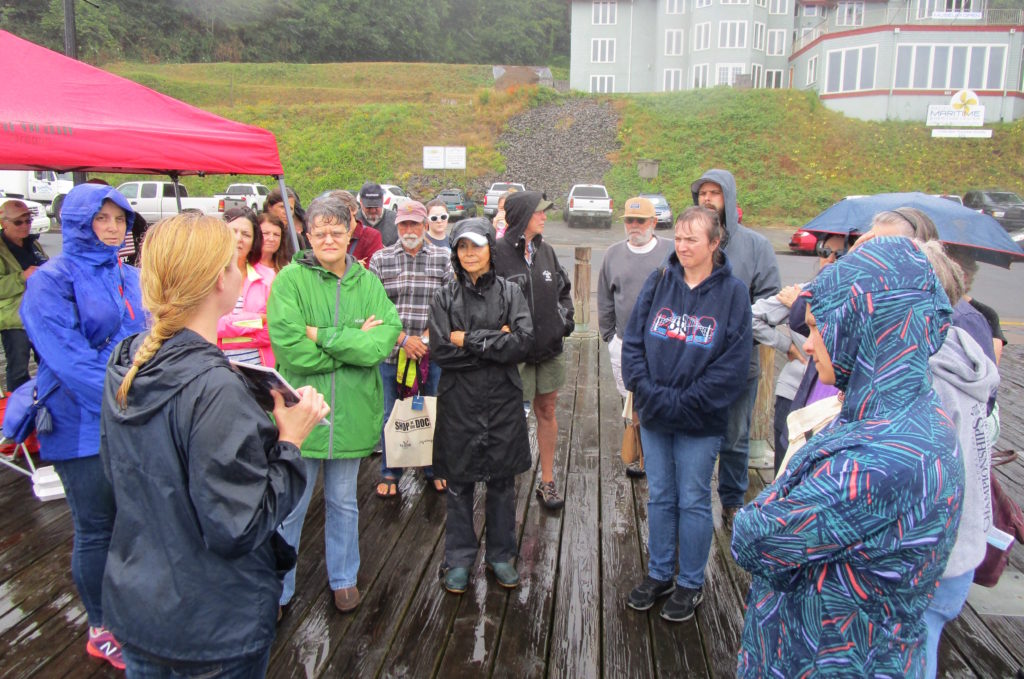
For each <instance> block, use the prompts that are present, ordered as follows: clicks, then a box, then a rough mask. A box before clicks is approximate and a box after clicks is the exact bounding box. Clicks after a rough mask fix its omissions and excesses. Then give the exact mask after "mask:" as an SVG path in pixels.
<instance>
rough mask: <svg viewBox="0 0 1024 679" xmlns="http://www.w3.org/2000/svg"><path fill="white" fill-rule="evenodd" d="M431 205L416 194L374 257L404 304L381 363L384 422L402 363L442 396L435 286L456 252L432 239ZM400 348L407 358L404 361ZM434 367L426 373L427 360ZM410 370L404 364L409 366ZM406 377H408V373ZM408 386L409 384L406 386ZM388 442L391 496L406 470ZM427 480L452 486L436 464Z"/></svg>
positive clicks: (385, 483) (384, 470)
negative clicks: (434, 334)
mask: <svg viewBox="0 0 1024 679" xmlns="http://www.w3.org/2000/svg"><path fill="white" fill-rule="evenodd" d="M426 220H427V209H426V208H425V207H424V206H423V203H420V202H418V201H415V200H410V201H407V202H405V203H403V204H402V205H401V206H400V207H399V208H398V212H397V213H396V215H395V227H396V229H397V231H398V240H397V241H396V242H395V244H394V245H389V246H387V247H385V248H383V249H381V250H378V251H377V252H375V253H373V256H372V257H370V264H369V267H368V269H369V270H370V272H371V273H373V274H374V275H375V276H377V278H379V279H380V282H381V283H383V284H384V290H385V292H387V295H388V299H390V300H391V302H392V303H393V304H394V305H395V308H396V309H397V310H398V318H399V319H400V320H401V321H402V332H400V333H399V334H398V339H397V340H396V341H395V347H394V349H392V350H391V353H390V354H389V355H388V357H387V358H386V359H385V360H384V362H383V363H381V364H380V375H381V378H382V380H383V382H384V425H385V426H386V425H387V421H388V417H389V416H390V415H391V408H392V407H393V406H394V404H395V399H396V398H399V397H400V396H401V395H402V394H400V392H399V390H400V388H401V387H402V384H400V383H399V381H398V380H399V375H398V369H399V365H400V364H401V367H402V368H403V369H404V368H405V367H406V364H408V366H409V367H408V370H409V375H408V379H406V380H405V381H404V382H403V383H404V384H405V385H406V386H407V387H409V386H411V385H412V382H413V379H412V378H413V376H414V375H416V373H417V371H418V372H419V378H418V379H416V380H415V381H416V383H418V384H419V391H418V392H417V393H419V394H421V395H423V396H436V395H437V383H438V381H439V380H440V379H441V370H440V368H439V367H438V365H437V364H436V363H431V362H430V361H429V356H428V348H429V343H430V338H429V337H428V335H429V330H428V327H427V325H428V323H427V320H428V318H427V317H428V315H429V312H430V303H431V301H432V300H433V299H434V291H436V290H437V289H438V288H440V287H441V286H442V285H444V284H445V283H447V282H448V281H449V280H451V278H452V264H451V260H450V257H451V253H450V252H449V251H448V250H447V249H445V248H441V247H438V246H436V245H434V244H432V243H431V242H430V241H428V240H426V230H427V226H426ZM399 354H402V355H403V360H402V361H399ZM424 361H426V363H427V367H428V369H427V370H426V373H425V374H424V372H423V370H422V368H423V362H424ZM403 372H404V370H403ZM403 377H405V376H404V375H403ZM406 391H408V389H406ZM387 461H388V455H387V447H386V446H385V448H384V455H382V456H381V463H380V466H381V479H380V483H379V484H378V486H377V495H378V496H379V497H383V498H387V497H394V496H395V495H397V494H398V479H399V478H400V477H401V475H402V470H401V469H398V468H389V467H388V466H387ZM423 471H424V474H425V475H426V477H427V480H428V481H430V482H431V483H433V485H434V489H435V490H437V491H438V492H443V491H444V490H445V488H446V485H445V482H444V480H443V479H435V478H434V476H433V470H432V469H431V468H430V467H425V468H424V470H423Z"/></svg>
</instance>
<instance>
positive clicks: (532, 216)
mask: <svg viewBox="0 0 1024 679" xmlns="http://www.w3.org/2000/svg"><path fill="white" fill-rule="evenodd" d="M552 207H553V205H552V204H551V201H549V200H545V199H544V197H543V196H542V195H541V194H540V192H538V191H524V192H521V193H514V194H512V195H510V196H509V197H508V198H507V199H506V200H505V219H506V221H507V222H508V228H507V229H506V231H505V236H504V238H502V239H500V240H499V241H498V242H497V243H496V245H495V248H494V268H495V273H497V274H498V275H499V276H501V277H503V278H507V279H508V280H510V281H512V282H514V283H516V284H517V285H519V287H520V289H521V290H522V291H523V294H524V295H525V297H526V301H527V303H529V305H530V313H531V315H532V316H533V329H534V336H533V345H532V346H531V347H530V352H529V354H528V355H527V357H526V362H525V363H523V364H521V365H520V366H519V371H520V374H521V375H522V378H523V398H524V399H526V400H528V401H532V402H533V412H534V413H535V414H536V416H537V448H538V449H539V453H540V472H541V482H540V485H538V486H537V496H538V497H539V498H540V501H541V503H542V504H543V505H544V506H545V507H547V508H548V509H559V508H561V507H562V505H563V504H565V503H564V501H563V500H562V498H561V496H560V495H559V493H558V490H557V488H556V487H555V475H554V474H555V470H554V468H555V442H556V439H557V437H558V422H557V420H556V419H555V401H556V400H557V398H558V388H559V387H561V386H562V385H563V384H564V383H565V359H564V358H563V356H562V340H563V338H565V337H568V336H569V335H570V334H571V333H572V331H573V328H575V327H576V326H575V321H574V320H573V306H572V297H571V296H570V294H569V291H570V283H569V275H568V274H567V273H566V272H565V269H563V268H562V266H561V265H560V264H559V263H558V257H557V256H556V255H555V250H554V248H552V247H551V246H550V245H548V244H547V243H545V242H544V238H543V236H542V234H543V232H544V223H545V222H546V221H547V215H546V212H547V210H550V209H551V208H552Z"/></svg>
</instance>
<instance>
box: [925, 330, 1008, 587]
mask: <svg viewBox="0 0 1024 679" xmlns="http://www.w3.org/2000/svg"><path fill="white" fill-rule="evenodd" d="M928 367H929V368H930V369H931V373H932V386H933V387H934V388H935V391H936V393H937V394H938V395H939V399H940V400H941V401H942V407H943V409H944V410H945V411H946V413H947V414H948V415H949V416H950V417H951V418H952V419H953V423H954V424H955V425H956V433H957V441H958V443H959V448H960V456H961V459H962V460H963V463H964V502H963V514H962V515H961V518H960V529H959V531H958V532H957V536H956V543H955V544H954V545H953V551H952V552H951V553H950V555H949V561H947V562H946V571H945V573H943V574H942V577H943V578H952V577H956V576H957V575H963V574H964V573H966V572H967V571H969V570H972V569H974V568H976V567H977V566H978V564H979V563H981V560H982V559H983V558H984V557H985V543H986V534H987V533H988V529H989V527H990V526H991V525H992V498H991V486H990V484H989V469H990V467H991V462H992V456H991V443H992V442H991V441H989V440H988V425H987V422H986V417H987V414H988V399H989V397H990V396H991V395H992V394H994V393H995V391H996V389H998V388H999V370H998V368H996V365H995V363H993V362H992V361H991V360H989V359H988V358H987V357H986V356H985V352H984V351H982V349H981V347H980V346H978V343H977V342H975V341H974V340H973V339H971V336H970V335H969V334H967V331H965V330H963V329H961V328H958V327H956V326H950V328H949V332H948V334H947V335H946V341H945V342H943V343H942V346H941V347H940V348H939V350H938V351H937V352H936V353H935V355H933V356H932V357H931V358H930V359H929V361H928Z"/></svg>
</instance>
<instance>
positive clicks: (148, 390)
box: [104, 329, 227, 424]
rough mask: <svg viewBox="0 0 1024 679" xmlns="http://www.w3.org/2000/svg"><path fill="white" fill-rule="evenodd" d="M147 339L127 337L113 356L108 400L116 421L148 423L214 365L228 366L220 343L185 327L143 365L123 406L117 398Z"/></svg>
mask: <svg viewBox="0 0 1024 679" xmlns="http://www.w3.org/2000/svg"><path fill="white" fill-rule="evenodd" d="M145 338H146V333H139V334H138V335H135V336H133V337H129V338H127V339H126V340H125V341H123V342H121V343H120V344H118V345H117V348H116V349H115V350H114V353H113V354H112V355H111V357H110V363H109V364H108V366H107V384H106V387H105V392H106V393H105V395H104V400H106V401H108V402H109V404H110V406H111V407H110V408H109V412H110V417H111V418H112V419H113V420H114V421H115V422H120V423H124V424H141V423H144V422H148V421H149V420H150V418H152V417H153V416H154V415H155V414H156V413H158V412H159V411H160V410H161V409H162V408H163V407H164V406H165V405H166V404H167V402H168V401H169V400H171V399H172V398H174V396H175V395H176V394H177V393H178V392H180V391H181V390H182V389H184V388H185V386H187V385H188V384H189V383H190V382H192V381H193V380H195V379H196V378H197V377H199V376H200V375H202V374H203V373H206V372H208V371H209V370H210V369H212V368H216V367H227V359H225V358H224V354H222V353H221V351H220V350H219V349H218V348H217V347H216V346H214V345H213V344H210V343H209V342H207V341H206V340H205V339H203V338H202V337H201V336H199V335H198V334H197V333H195V332H193V331H192V330H188V329H186V330H182V331H181V332H179V333H178V334H176V335H174V336H173V337H171V338H170V339H168V340H167V341H166V342H164V343H163V345H161V347H160V349H159V350H158V351H157V352H156V355H154V356H153V357H152V358H151V359H149V360H148V361H147V362H146V363H143V364H142V367H141V368H140V369H139V372H138V373H137V374H136V375H135V379H134V380H132V388H131V389H130V390H129V391H128V404H127V407H126V408H124V409H122V408H121V406H120V405H119V404H118V403H117V402H116V400H114V399H115V397H116V394H117V390H118V389H119V388H120V387H121V381H122V380H123V379H124V376H125V375H126V374H128V371H129V370H130V369H131V367H132V360H133V359H134V358H135V353H136V352H137V351H138V350H139V347H141V346H142V342H143V340H144V339H145Z"/></svg>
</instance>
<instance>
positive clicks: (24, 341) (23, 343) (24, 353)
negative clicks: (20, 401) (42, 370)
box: [0, 328, 39, 392]
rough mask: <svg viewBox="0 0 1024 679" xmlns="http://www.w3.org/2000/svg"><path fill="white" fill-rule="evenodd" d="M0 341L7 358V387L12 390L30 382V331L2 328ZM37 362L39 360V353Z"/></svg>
mask: <svg viewBox="0 0 1024 679" xmlns="http://www.w3.org/2000/svg"><path fill="white" fill-rule="evenodd" d="M0 341H2V343H3V345H4V358H5V359H6V360H7V375H6V387H7V391H9V392H10V391H14V390H15V389H17V388H18V387H20V386H21V385H23V384H25V383H26V382H28V378H29V375H28V355H29V352H30V351H31V350H32V344H31V343H30V342H29V341H28V333H26V332H25V331H24V330H21V329H20V328H12V329H10V330H0ZM36 362H37V363H38V362H39V356H38V355H37V356H36Z"/></svg>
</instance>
